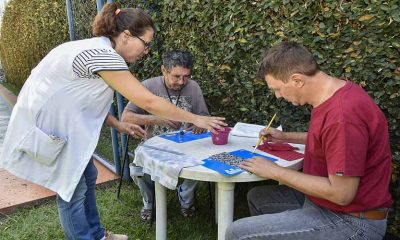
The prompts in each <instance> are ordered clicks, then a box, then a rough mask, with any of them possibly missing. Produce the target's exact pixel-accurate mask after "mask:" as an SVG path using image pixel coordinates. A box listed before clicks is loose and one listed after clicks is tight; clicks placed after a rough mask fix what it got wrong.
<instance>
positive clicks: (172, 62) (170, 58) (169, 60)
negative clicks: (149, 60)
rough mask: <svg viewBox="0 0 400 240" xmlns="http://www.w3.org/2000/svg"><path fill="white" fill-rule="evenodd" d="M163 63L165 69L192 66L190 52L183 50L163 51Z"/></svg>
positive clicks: (189, 67)
mask: <svg viewBox="0 0 400 240" xmlns="http://www.w3.org/2000/svg"><path fill="white" fill-rule="evenodd" d="M162 61H163V65H164V67H165V68H166V69H167V70H171V68H173V67H183V68H187V69H192V68H193V56H192V54H191V53H190V52H188V51H184V50H172V51H168V52H165V53H163V55H162Z"/></svg>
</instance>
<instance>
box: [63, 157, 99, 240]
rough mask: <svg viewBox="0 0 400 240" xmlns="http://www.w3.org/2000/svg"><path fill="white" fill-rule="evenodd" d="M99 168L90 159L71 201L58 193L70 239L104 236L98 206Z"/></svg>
mask: <svg viewBox="0 0 400 240" xmlns="http://www.w3.org/2000/svg"><path fill="white" fill-rule="evenodd" d="M96 179H97V168H96V166H95V165H94V163H93V160H90V161H89V163H88V165H87V166H86V168H85V171H84V172H83V175H82V177H81V179H80V180H79V183H78V185H77V187H76V189H75V192H74V194H73V196H72V198H71V201H70V202H66V201H64V200H63V199H62V198H61V197H60V196H58V195H57V200H56V201H57V206H58V213H59V217H60V221H61V226H62V228H63V230H64V234H65V238H66V239H68V240H78V239H79V240H99V239H102V238H103V237H104V230H103V227H102V226H101V224H100V219H99V213H98V211H97V206H96V192H95V191H96V190H95V188H96Z"/></svg>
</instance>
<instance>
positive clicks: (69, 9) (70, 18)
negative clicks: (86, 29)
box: [65, 0, 75, 41]
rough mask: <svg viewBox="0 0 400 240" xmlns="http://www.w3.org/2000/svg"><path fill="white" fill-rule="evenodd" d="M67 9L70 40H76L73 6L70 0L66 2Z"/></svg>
mask: <svg viewBox="0 0 400 240" xmlns="http://www.w3.org/2000/svg"><path fill="white" fill-rule="evenodd" d="M65 3H66V7H67V18H68V29H69V39H70V40H71V41H74V40H75V27H74V16H73V15H72V6H71V1H70V0H65Z"/></svg>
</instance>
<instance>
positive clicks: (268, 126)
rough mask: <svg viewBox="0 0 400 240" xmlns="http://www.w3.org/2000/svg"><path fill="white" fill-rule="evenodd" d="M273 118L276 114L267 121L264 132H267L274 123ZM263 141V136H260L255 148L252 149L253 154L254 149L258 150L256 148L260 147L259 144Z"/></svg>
mask: <svg viewBox="0 0 400 240" xmlns="http://www.w3.org/2000/svg"><path fill="white" fill-rule="evenodd" d="M275 117H276V113H275V114H274V116H272V118H271V120H270V121H269V123H268V125H267V127H266V128H265V131H268V129H269V128H270V127H271V124H272V122H273V121H274V119H275ZM263 139H264V136H263V135H261V136H260V138H259V139H258V142H257V144H256V146H255V147H254V149H253V153H254V152H255V151H256V149H257V148H258V146H259V145H260V143H261V142H262V140H263Z"/></svg>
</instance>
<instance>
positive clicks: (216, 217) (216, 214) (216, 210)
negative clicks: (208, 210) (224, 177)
mask: <svg viewBox="0 0 400 240" xmlns="http://www.w3.org/2000/svg"><path fill="white" fill-rule="evenodd" d="M215 186H217V183H216V184H215ZM214 191H215V200H214V203H215V206H214V207H215V209H214V211H215V223H216V224H218V187H215V190H214Z"/></svg>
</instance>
